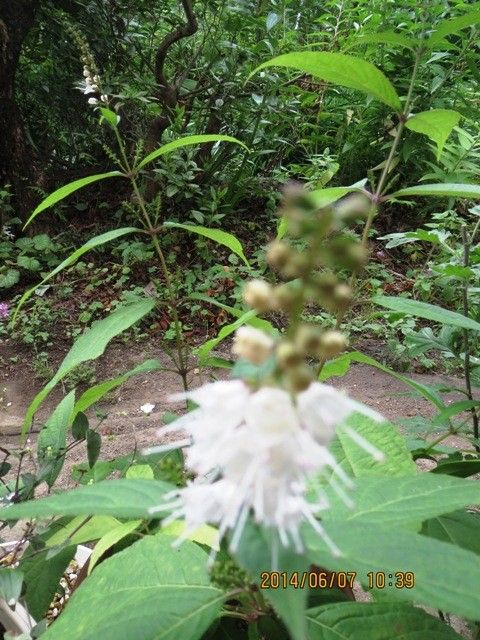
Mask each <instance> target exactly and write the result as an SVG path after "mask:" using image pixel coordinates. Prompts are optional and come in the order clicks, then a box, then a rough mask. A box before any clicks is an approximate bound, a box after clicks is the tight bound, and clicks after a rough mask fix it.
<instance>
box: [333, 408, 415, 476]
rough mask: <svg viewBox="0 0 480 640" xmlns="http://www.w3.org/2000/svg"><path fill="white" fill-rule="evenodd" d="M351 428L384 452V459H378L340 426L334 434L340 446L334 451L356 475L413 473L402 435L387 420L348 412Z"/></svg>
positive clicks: (412, 465)
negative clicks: (378, 419) (380, 421)
mask: <svg viewBox="0 0 480 640" xmlns="http://www.w3.org/2000/svg"><path fill="white" fill-rule="evenodd" d="M346 424H347V425H349V426H350V427H351V428H352V429H353V430H354V431H356V432H357V433H358V434H360V435H361V436H363V437H364V438H365V439H366V440H368V442H370V443H371V444H372V445H373V446H374V447H376V448H377V449H379V450H380V451H381V452H382V453H383V454H384V455H385V461H384V462H377V461H376V460H374V459H373V458H372V456H371V455H370V454H369V453H367V452H366V451H364V450H363V449H361V448H360V447H359V446H358V444H356V443H355V442H354V441H353V440H352V439H351V438H350V436H349V435H348V434H347V433H346V432H345V430H343V429H342V428H341V427H339V428H338V429H337V438H338V442H339V444H340V446H341V449H340V450H336V451H335V454H336V457H337V460H338V462H339V463H340V464H341V465H342V467H343V468H344V469H345V470H351V471H352V473H353V475H354V476H356V477H362V476H366V475H382V476H383V475H387V474H390V475H392V476H403V475H406V474H414V473H416V467H415V463H414V462H413V460H412V457H411V455H410V452H409V450H408V449H407V446H406V444H405V439H404V438H403V436H402V435H400V433H399V432H398V431H397V429H396V428H395V427H394V426H393V425H392V424H391V423H389V422H387V421H385V422H382V423H379V422H375V421H374V420H372V419H371V418H368V417H366V416H364V415H362V414H360V413H355V414H353V415H351V416H350V417H349V418H348V420H347V422H346Z"/></svg>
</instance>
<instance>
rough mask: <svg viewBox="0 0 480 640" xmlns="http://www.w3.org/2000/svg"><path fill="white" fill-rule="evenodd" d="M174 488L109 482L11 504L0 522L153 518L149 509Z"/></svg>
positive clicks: (154, 482)
mask: <svg viewBox="0 0 480 640" xmlns="http://www.w3.org/2000/svg"><path fill="white" fill-rule="evenodd" d="M172 489H173V486H172V485H170V484H167V483H166V482H162V481H160V480H144V479H140V478H137V479H135V480H128V479H125V478H121V479H117V480H108V481H105V482H99V483H97V484H89V485H85V486H82V487H79V488H78V489H74V490H73V491H66V492H64V493H59V494H56V495H52V496H48V497H47V498H39V499H37V500H29V501H27V502H22V503H19V504H11V505H8V506H7V507H4V508H2V509H0V520H19V519H26V518H47V517H50V516H79V515H83V516H92V515H109V516H113V517H115V518H128V519H137V518H147V519H151V518H152V515H151V514H150V512H149V509H150V508H153V507H156V506H158V505H159V504H161V503H162V496H163V495H164V494H165V493H168V492H169V491H172ZM166 511H168V510H166Z"/></svg>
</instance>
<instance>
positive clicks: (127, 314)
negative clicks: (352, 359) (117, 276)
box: [21, 300, 155, 438]
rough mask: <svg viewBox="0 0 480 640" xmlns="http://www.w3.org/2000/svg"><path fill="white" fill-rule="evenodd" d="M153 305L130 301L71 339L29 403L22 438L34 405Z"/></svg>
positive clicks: (95, 355)
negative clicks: (56, 365)
mask: <svg viewBox="0 0 480 640" xmlns="http://www.w3.org/2000/svg"><path fill="white" fill-rule="evenodd" d="M154 306H155V300H143V301H141V302H134V303H132V304H129V305H125V306H123V307H120V308H119V309H117V310H116V311H114V312H113V313H112V314H110V315H109V316H107V317H106V318H104V319H103V320H98V321H97V322H94V323H93V324H92V326H91V327H90V329H88V330H87V331H85V333H83V334H82V335H81V336H80V337H79V338H78V339H77V340H76V341H75V343H74V344H73V346H72V348H71V349H70V351H69V352H68V353H67V355H66V356H65V358H64V360H63V362H62V364H61V365H60V367H59V369H58V371H57V373H56V374H55V375H54V376H53V378H52V379H51V380H50V382H49V383H48V384H47V385H46V386H45V387H44V388H43V389H42V390H41V391H40V392H39V393H37V395H36V396H35V398H34V399H33V400H32V402H31V403H30V406H29V407H28V409H27V412H26V415H25V419H24V422H23V427H22V434H21V436H22V438H25V434H26V432H27V430H28V428H29V426H30V423H31V421H32V418H33V416H34V415H35V412H36V411H37V409H38V407H39V406H40V405H41V403H42V402H43V400H44V399H45V398H46V397H47V395H48V394H49V393H50V391H51V390H52V389H53V388H54V387H55V385H56V384H57V383H58V382H60V380H62V379H63V378H64V377H65V376H66V375H67V374H68V373H69V372H70V371H72V369H74V368H75V367H76V366H78V365H79V364H81V363H82V362H87V361H88V360H94V359H95V358H98V357H99V356H101V355H102V353H103V352H104V350H105V347H106V346H107V344H108V343H109V342H110V340H111V339H112V338H114V337H115V336H117V335H118V334H119V333H122V331H125V330H126V329H128V328H129V327H131V326H132V325H133V324H135V322H138V320H140V318H143V316H145V315H147V313H149V312H150V311H151V310H152V309H153V307H154Z"/></svg>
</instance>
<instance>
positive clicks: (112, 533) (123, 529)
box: [88, 520, 142, 575]
mask: <svg viewBox="0 0 480 640" xmlns="http://www.w3.org/2000/svg"><path fill="white" fill-rule="evenodd" d="M141 522H142V521H141V520H130V521H129V522H123V523H118V525H117V526H116V527H114V528H111V529H110V530H109V531H106V532H105V533H104V535H103V536H102V537H101V538H100V540H99V541H98V542H97V544H96V545H95V547H94V549H93V551H92V555H91V556H90V561H89V563H88V574H89V575H90V573H91V572H92V569H93V568H94V567H95V565H96V564H97V562H98V561H99V560H100V558H101V557H102V556H103V554H104V553H105V551H108V549H110V548H111V547H113V545H115V544H117V542H120V540H123V539H124V538H126V537H127V536H128V535H130V534H131V533H132V532H133V531H135V529H137V528H138V526H139V525H140V524H141Z"/></svg>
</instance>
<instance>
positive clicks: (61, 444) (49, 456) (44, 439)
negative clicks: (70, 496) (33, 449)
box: [37, 389, 75, 487]
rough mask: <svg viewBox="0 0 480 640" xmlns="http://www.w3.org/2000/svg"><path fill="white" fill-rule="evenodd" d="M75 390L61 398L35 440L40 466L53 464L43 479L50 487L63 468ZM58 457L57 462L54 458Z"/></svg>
mask: <svg viewBox="0 0 480 640" xmlns="http://www.w3.org/2000/svg"><path fill="white" fill-rule="evenodd" d="M74 404H75V389H73V390H72V391H70V393H69V394H68V395H67V396H65V398H63V400H62V401H61V402H60V404H59V405H58V406H57V408H56V409H55V411H54V412H53V413H52V415H51V416H50V417H49V419H48V420H47V422H46V423H45V426H44V427H43V429H42V430H41V431H40V433H39V436H38V440H37V457H38V460H39V462H40V463H41V464H48V463H50V464H53V466H52V469H51V471H49V473H48V476H47V477H46V478H45V479H46V481H47V483H48V486H49V487H51V486H52V485H53V483H54V482H55V480H56V479H57V478H58V475H59V473H60V471H61V470H62V466H63V457H64V451H65V447H66V445H67V432H68V428H69V426H70V424H71V418H72V413H73V405H74ZM58 457H60V459H59V460H56V458H58Z"/></svg>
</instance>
